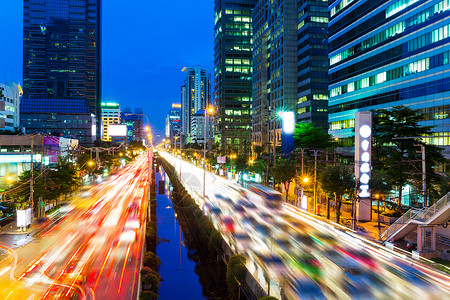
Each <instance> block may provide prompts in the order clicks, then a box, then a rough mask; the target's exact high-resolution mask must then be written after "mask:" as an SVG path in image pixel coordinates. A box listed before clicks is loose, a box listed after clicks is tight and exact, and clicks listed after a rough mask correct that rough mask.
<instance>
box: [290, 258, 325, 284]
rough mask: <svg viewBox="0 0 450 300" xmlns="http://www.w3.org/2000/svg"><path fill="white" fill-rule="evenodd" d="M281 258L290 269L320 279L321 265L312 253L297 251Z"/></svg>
mask: <svg viewBox="0 0 450 300" xmlns="http://www.w3.org/2000/svg"><path fill="white" fill-rule="evenodd" d="M283 258H284V259H285V261H286V262H287V263H288V265H289V266H290V267H291V268H292V269H294V270H296V271H298V272H301V273H304V274H306V275H308V276H309V277H310V278H312V279H314V280H318V279H320V277H321V275H322V265H321V263H320V262H319V261H318V260H317V259H316V258H315V257H314V256H313V255H311V254H307V253H303V254H300V253H299V254H294V255H285V256H283Z"/></svg>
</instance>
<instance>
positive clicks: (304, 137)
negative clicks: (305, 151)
mask: <svg viewBox="0 0 450 300" xmlns="http://www.w3.org/2000/svg"><path fill="white" fill-rule="evenodd" d="M294 143H295V147H296V148H311V149H328V148H333V147H336V143H335V142H334V141H333V140H332V137H331V135H330V134H328V133H327V132H324V131H323V129H322V128H321V127H314V125H313V123H312V122H309V123H305V122H301V123H298V124H296V125H295V130H294Z"/></svg>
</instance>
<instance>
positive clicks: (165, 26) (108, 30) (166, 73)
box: [0, 0, 214, 136]
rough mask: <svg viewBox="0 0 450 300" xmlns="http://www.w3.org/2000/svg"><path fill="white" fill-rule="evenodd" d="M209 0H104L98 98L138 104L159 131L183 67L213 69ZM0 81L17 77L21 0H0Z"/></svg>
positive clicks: (180, 81)
mask: <svg viewBox="0 0 450 300" xmlns="http://www.w3.org/2000/svg"><path fill="white" fill-rule="evenodd" d="M213 6H214V1H213V0H195V1H186V0H173V1H148V0H138V1H136V0H129V1H123V0H103V22H102V24H103V28H102V34H103V38H102V40H103V45H102V47H103V49H102V54H103V57H102V59H103V60H102V64H103V101H117V102H119V103H120V105H121V106H122V107H132V108H133V107H142V108H143V109H144V113H145V114H147V115H148V117H149V118H150V123H151V126H152V128H154V129H155V130H156V131H157V134H160V135H161V136H162V135H163V134H164V122H165V117H166V114H167V112H168V111H169V109H170V108H171V104H172V103H173V102H177V103H179V102H180V86H181V85H182V84H183V79H184V75H183V73H182V72H181V69H182V68H183V67H185V66H186V67H189V66H194V65H200V66H202V67H204V68H207V69H209V70H210V72H211V73H213V70H214V69H213V67H214V65H213V40H214V33H213V26H214V24H213V22H214V19H213V15H214V11H213V9H214V7H213ZM0 11H1V12H2V13H1V18H0V28H2V30H1V37H0V41H1V43H0V82H2V83H4V82H6V81H11V80H12V81H14V82H20V83H22V82H23V80H22V35H23V34H22V12H23V4H22V1H21V0H0Z"/></svg>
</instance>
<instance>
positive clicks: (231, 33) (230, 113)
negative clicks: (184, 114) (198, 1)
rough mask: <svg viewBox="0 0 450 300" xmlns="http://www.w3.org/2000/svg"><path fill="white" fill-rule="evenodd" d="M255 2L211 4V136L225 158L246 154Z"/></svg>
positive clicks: (218, 1)
mask: <svg viewBox="0 0 450 300" xmlns="http://www.w3.org/2000/svg"><path fill="white" fill-rule="evenodd" d="M256 2H257V1H256V0H215V2H214V96H213V99H214V106H215V109H216V114H215V116H216V117H215V128H214V135H215V141H216V143H218V144H219V147H220V149H221V151H222V152H223V153H225V154H231V153H236V152H241V153H245V152H246V153H250V147H251V133H252V116H251V114H252V33H253V30H252V9H253V7H254V6H255V4H256Z"/></svg>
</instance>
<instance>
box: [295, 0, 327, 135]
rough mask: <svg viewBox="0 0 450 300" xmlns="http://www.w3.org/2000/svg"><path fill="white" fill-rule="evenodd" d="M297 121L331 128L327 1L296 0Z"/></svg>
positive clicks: (324, 128)
mask: <svg viewBox="0 0 450 300" xmlns="http://www.w3.org/2000/svg"><path fill="white" fill-rule="evenodd" d="M297 28H298V33H297V34H298V36H297V49H298V53H297V54H298V58H297V68H298V73H297V76H298V78H297V122H312V123H313V125H314V126H316V127H322V128H323V130H324V131H326V130H327V129H328V111H327V110H328V43H327V40H328V2H327V1H322V0H306V1H304V0H297Z"/></svg>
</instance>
